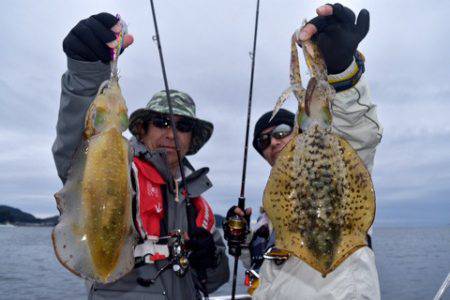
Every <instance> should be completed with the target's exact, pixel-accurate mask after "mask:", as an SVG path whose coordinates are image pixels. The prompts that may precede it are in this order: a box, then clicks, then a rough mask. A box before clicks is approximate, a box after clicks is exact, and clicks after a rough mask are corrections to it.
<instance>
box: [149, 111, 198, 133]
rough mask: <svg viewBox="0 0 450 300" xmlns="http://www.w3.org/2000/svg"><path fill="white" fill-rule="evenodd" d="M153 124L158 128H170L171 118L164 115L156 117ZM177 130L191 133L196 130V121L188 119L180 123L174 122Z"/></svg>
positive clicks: (183, 119) (182, 119)
mask: <svg viewBox="0 0 450 300" xmlns="http://www.w3.org/2000/svg"><path fill="white" fill-rule="evenodd" d="M150 122H151V124H152V125H153V126H155V127H157V128H168V127H170V125H171V122H170V118H169V117H168V116H164V115H155V116H153V117H152V118H151V120H150ZM174 123H175V128H176V129H177V130H178V131H179V132H184V133H187V132H191V131H192V130H193V129H194V126H195V121H194V120H192V119H188V118H181V119H180V120H178V121H174Z"/></svg>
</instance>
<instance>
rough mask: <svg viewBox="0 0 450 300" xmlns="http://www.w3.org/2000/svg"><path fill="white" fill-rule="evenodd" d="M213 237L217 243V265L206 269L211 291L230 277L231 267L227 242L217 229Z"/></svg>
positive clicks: (209, 290)
mask: <svg viewBox="0 0 450 300" xmlns="http://www.w3.org/2000/svg"><path fill="white" fill-rule="evenodd" d="M213 238H214V242H215V244H216V256H217V267H216V268H208V269H206V273H207V276H208V281H207V283H206V288H207V290H208V292H209V293H212V292H214V291H215V290H217V289H218V288H219V287H220V286H222V285H223V284H225V283H226V282H228V280H229V279H230V268H229V266H228V256H227V254H226V247H225V243H224V242H223V239H222V235H221V234H220V232H219V231H218V230H217V229H216V230H214V232H213Z"/></svg>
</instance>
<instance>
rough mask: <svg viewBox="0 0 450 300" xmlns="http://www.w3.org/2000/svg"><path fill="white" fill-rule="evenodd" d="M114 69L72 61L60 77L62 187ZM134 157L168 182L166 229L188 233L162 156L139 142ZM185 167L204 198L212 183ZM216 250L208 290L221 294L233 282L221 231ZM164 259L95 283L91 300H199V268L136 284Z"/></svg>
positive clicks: (57, 153)
mask: <svg viewBox="0 0 450 300" xmlns="http://www.w3.org/2000/svg"><path fill="white" fill-rule="evenodd" d="M109 74H110V67H109V65H105V64H103V63H101V62H93V63H92V62H81V61H76V60H72V59H70V58H68V70H67V71H66V72H65V73H64V74H63V76H62V79H61V86H62V91H61V100H60V109H59V116H58V123H57V127H56V131H57V136H56V140H55V142H54V144H53V148H52V151H53V156H54V159H55V164H56V168H57V170H58V175H59V177H60V178H61V180H62V182H63V183H64V182H65V181H66V179H67V174H68V170H69V168H70V165H71V160H72V157H73V155H74V153H75V151H76V149H77V147H78V146H79V145H80V143H81V138H82V133H83V130H84V119H85V115H86V111H87V109H88V107H89V105H90V103H91V102H92V100H93V99H94V97H95V95H96V93H97V89H98V87H99V86H100V84H101V83H102V82H103V81H104V80H107V79H108V78H109ZM132 144H133V149H134V154H135V155H139V156H140V157H141V158H142V157H144V158H145V159H146V160H147V161H149V162H150V163H152V165H153V166H154V167H155V168H156V169H157V170H158V171H159V173H160V174H161V176H162V177H163V178H164V179H165V181H166V182H167V183H168V184H167V185H166V186H165V188H164V189H163V195H164V199H165V201H166V205H167V213H166V219H167V220H165V222H166V223H165V224H166V226H167V230H168V231H171V230H175V229H181V230H183V231H187V215H186V202H185V201H184V200H182V201H180V202H176V201H175V200H174V198H175V197H174V192H173V186H172V184H171V183H172V182H173V179H172V177H171V175H170V172H169V170H168V168H167V165H166V163H165V157H164V155H165V154H164V153H162V152H158V151H148V149H146V148H145V146H143V145H142V144H140V143H139V142H137V141H136V140H133V141H132ZM184 164H185V167H186V168H188V169H189V170H190V172H193V173H192V174H191V176H188V177H187V180H188V183H189V185H188V187H189V194H190V196H191V197H197V196H200V195H201V194H202V193H203V192H205V191H206V190H207V189H209V188H210V187H211V186H212V185H211V182H210V181H209V179H208V178H207V177H206V173H207V171H206V170H205V172H200V174H199V173H198V172H194V169H193V168H192V166H191V165H190V164H189V162H188V161H187V160H185V161H184ZM213 236H214V241H215V242H216V247H217V257H218V262H217V263H218V266H217V267H216V268H214V269H207V270H206V272H207V278H208V280H207V284H206V288H207V290H208V292H209V293H210V292H213V291H215V290H217V289H218V288H219V287H220V286H221V285H223V284H224V283H226V282H227V281H228V279H229V266H228V258H227V256H226V254H225V244H224V242H223V239H222V237H221V235H220V233H219V232H218V231H217V230H215V231H214V233H213ZM165 263H166V261H165V260H163V261H160V262H157V263H156V264H151V265H144V266H140V267H136V268H135V269H133V270H132V271H131V272H130V273H129V274H127V275H126V276H124V277H123V278H121V279H119V280H118V281H116V282H114V283H110V284H99V283H93V284H92V285H91V287H90V291H89V299H110V298H117V299H195V298H196V297H197V296H198V292H197V289H196V287H195V283H196V282H197V278H196V274H195V270H194V269H191V270H190V271H189V272H188V273H187V274H186V275H185V276H184V277H181V278H180V277H178V276H177V275H176V274H175V272H173V271H172V270H171V269H170V268H169V269H168V270H166V271H164V272H163V273H162V274H161V275H160V276H159V277H158V279H157V280H156V282H155V283H154V284H152V285H150V286H149V287H143V286H140V285H138V284H137V282H136V280H137V278H138V277H143V278H146V279H147V278H152V277H153V276H154V275H155V273H156V272H157V271H158V270H159V268H160V267H161V266H162V265H164V264H165Z"/></svg>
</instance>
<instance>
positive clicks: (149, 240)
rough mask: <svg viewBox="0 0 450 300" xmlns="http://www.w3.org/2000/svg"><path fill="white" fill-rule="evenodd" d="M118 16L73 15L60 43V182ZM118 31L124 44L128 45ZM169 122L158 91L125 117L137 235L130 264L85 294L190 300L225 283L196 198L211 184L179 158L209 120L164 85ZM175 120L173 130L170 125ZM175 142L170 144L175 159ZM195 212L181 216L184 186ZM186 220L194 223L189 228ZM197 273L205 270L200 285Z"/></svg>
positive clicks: (218, 248)
mask: <svg viewBox="0 0 450 300" xmlns="http://www.w3.org/2000/svg"><path fill="white" fill-rule="evenodd" d="M117 27H118V19H117V18H116V17H114V16H113V15H111V14H108V13H100V14H97V15H94V16H91V17H89V18H87V19H85V20H82V21H80V22H79V23H78V24H77V25H76V26H75V27H74V28H73V29H72V30H71V31H70V32H69V34H68V35H67V36H66V38H65V39H64V42H63V48H64V52H65V53H66V55H67V60H68V70H67V71H66V72H65V73H64V75H63V77H62V93H61V102H60V111H59V117H58V123H57V137H56V140H55V143H54V145H53V149H52V150H53V155H54V159H55V163H56V167H57V170H58V175H59V176H60V178H61V180H62V181H63V182H65V181H66V179H67V175H68V170H69V168H70V166H71V158H72V156H73V155H74V153H75V151H76V149H77V147H78V146H79V144H80V143H81V139H82V131H83V122H84V118H85V115H86V112H87V109H88V107H89V105H90V103H91V101H92V100H93V98H94V96H95V94H96V92H97V90H98V88H99V86H100V84H101V83H102V82H103V81H104V80H106V79H108V78H109V75H110V66H109V64H110V62H111V55H110V48H112V47H114V45H115V44H114V42H113V41H114V40H115V35H114V33H115V32H116V31H117V30H120V28H117ZM132 42H133V37H132V36H131V35H125V36H124V48H126V47H127V46H129V45H130V44H132ZM169 93H170V98H171V99H172V106H173V115H172V117H173V122H171V120H170V111H169V102H168V99H167V94H166V92H165V91H161V92H158V93H156V94H155V95H153V97H152V98H151V99H150V101H149V102H148V104H147V105H146V107H145V108H141V109H138V110H136V111H135V112H133V113H132V114H131V116H130V123H129V130H130V132H131V133H132V134H133V138H132V139H131V141H130V145H131V149H132V164H131V166H132V168H131V182H132V187H133V190H134V196H133V200H132V215H133V221H134V228H135V230H136V235H137V240H138V242H137V245H136V247H135V249H134V256H135V266H134V268H133V269H132V270H131V271H130V272H129V273H128V274H126V275H125V276H124V277H121V278H120V279H118V280H117V281H115V282H112V283H108V284H102V283H98V282H90V283H89V287H90V288H89V299H95V298H105V299H106V298H112V297H118V298H120V299H143V298H145V299H147V298H149V299H156V298H157V299H196V298H198V297H200V290H203V292H205V293H210V292H213V291H215V290H216V289H218V288H219V287H220V286H221V285H222V284H224V283H225V282H227V281H228V278H229V267H228V259H227V257H226V255H225V245H224V243H223V240H222V238H221V236H220V234H219V232H218V231H217V230H216V229H215V221H214V214H213V211H212V209H211V207H210V206H209V204H208V202H207V201H206V200H205V199H204V198H203V197H202V196H201V195H202V194H203V193H204V192H205V191H206V190H208V189H209V188H211V186H212V184H211V182H210V181H209V179H208V178H207V176H206V175H207V173H208V168H201V169H198V170H196V169H194V167H193V166H192V165H191V164H190V163H189V161H188V160H187V159H186V156H189V155H194V154H196V153H197V152H198V151H199V150H200V149H201V148H202V147H203V146H204V145H205V143H206V142H207V141H208V140H209V138H210V137H211V135H212V132H213V124H212V123H210V122H208V121H205V120H202V119H200V118H198V117H196V113H195V103H194V101H193V100H192V98H191V97H190V96H189V95H188V94H186V93H185V92H182V91H177V90H170V91H169ZM172 125H174V126H175V129H176V130H175V134H174V131H173V130H172V129H173V128H172ZM175 140H177V142H178V150H179V155H180V159H178V156H177V151H176V146H175V144H176V143H175ZM180 164H181V165H182V168H183V171H184V173H186V178H185V183H184V185H186V184H188V185H189V189H188V192H189V194H188V195H187V196H188V197H189V200H190V203H192V205H193V207H194V210H195V213H194V216H193V217H194V218H195V219H194V220H189V216H188V213H187V210H186V204H187V199H186V197H185V196H186V195H185V193H183V191H185V186H184V185H183V183H182V181H181V180H180V176H181V174H180V173H181V172H180V168H179V165H180ZM189 223H194V224H195V226H194V228H192V229H191V230H190V231H189V233H187V232H188V227H189V225H188V224H189ZM199 273H206V276H205V277H206V281H205V282H202V283H200V280H199V276H198V274H199Z"/></svg>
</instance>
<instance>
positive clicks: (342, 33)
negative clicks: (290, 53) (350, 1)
mask: <svg viewBox="0 0 450 300" xmlns="http://www.w3.org/2000/svg"><path fill="white" fill-rule="evenodd" d="M316 12H317V14H318V17H315V18H314V19H312V20H311V21H309V22H308V24H307V25H306V26H305V27H304V28H303V29H302V30H301V32H300V35H299V38H300V40H302V41H305V40H308V39H310V38H311V37H313V38H314V39H316V40H317V45H318V46H319V48H320V50H321V51H322V54H323V56H324V59H325V63H326V64H327V69H328V73H329V74H338V73H341V72H343V71H344V70H345V69H347V68H348V67H349V66H350V64H351V63H352V61H353V56H354V54H355V51H356V49H357V48H358V44H359V43H360V42H361V41H362V40H363V39H364V37H365V36H366V35H367V32H368V31H369V23H370V17H369V12H368V11H367V10H366V9H362V10H361V11H360V12H359V15H358V20H357V21H356V25H355V14H354V13H353V11H352V10H350V9H349V8H347V7H345V6H343V5H341V4H339V3H336V4H333V5H331V4H326V5H323V6H321V7H319V8H318V9H317V11H316Z"/></svg>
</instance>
